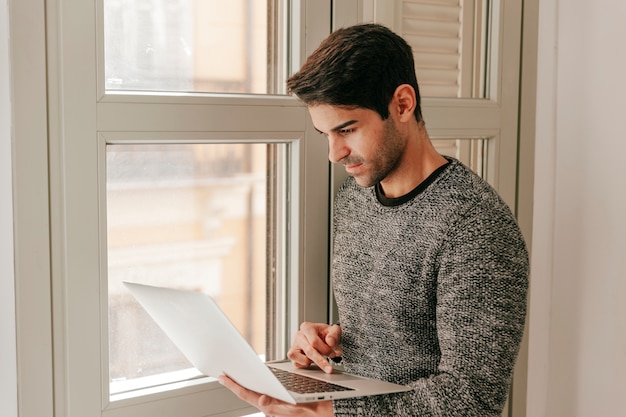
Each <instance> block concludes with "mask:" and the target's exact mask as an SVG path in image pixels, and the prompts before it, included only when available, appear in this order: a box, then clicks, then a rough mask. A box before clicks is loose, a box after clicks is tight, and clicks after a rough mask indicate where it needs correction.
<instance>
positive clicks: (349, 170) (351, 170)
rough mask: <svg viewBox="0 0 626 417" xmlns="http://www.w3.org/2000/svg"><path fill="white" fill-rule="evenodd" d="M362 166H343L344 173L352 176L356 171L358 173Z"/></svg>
mask: <svg viewBox="0 0 626 417" xmlns="http://www.w3.org/2000/svg"><path fill="white" fill-rule="evenodd" d="M362 166H363V164H360V163H359V164H350V165H344V167H345V169H346V172H347V173H348V174H353V173H355V172H356V171H358V170H359V169H360V168H361V167H362Z"/></svg>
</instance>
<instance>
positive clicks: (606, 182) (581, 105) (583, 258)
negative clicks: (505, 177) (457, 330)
mask: <svg viewBox="0 0 626 417" xmlns="http://www.w3.org/2000/svg"><path fill="white" fill-rule="evenodd" d="M539 27H540V29H539V56H538V67H539V68H538V106H537V137H536V160H535V167H536V169H535V205H534V227H533V253H532V262H533V270H532V279H533V281H532V284H531V307H530V331H529V340H530V344H529V363H530V369H529V383H528V385H529V388H528V416H532V417H535V416H537V417H540V416H547V417H578V416H580V417H590V416H626V382H624V381H625V378H626V163H625V161H624V156H625V155H626V129H625V121H626V47H625V46H624V40H625V39H626V2H624V1H623V0H596V1H593V2H592V1H588V0H561V1H559V0H545V1H544V0H542V1H541V2H540V22H539Z"/></svg>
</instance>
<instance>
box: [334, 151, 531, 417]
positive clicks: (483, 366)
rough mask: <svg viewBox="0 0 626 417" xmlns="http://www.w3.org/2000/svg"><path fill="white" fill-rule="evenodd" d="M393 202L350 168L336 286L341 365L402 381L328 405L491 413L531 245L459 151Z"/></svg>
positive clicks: (498, 397)
mask: <svg viewBox="0 0 626 417" xmlns="http://www.w3.org/2000/svg"><path fill="white" fill-rule="evenodd" d="M426 183H427V186H426V187H425V188H424V189H423V190H422V191H421V192H419V193H418V194H417V195H416V196H415V197H414V198H412V199H410V200H409V201H407V202H404V203H402V204H400V205H395V206H385V205H383V204H381V203H380V202H379V200H378V199H377V197H376V193H375V190H374V187H371V188H361V187H359V186H358V185H357V184H356V183H355V182H354V180H353V179H352V178H349V179H348V180H347V181H346V182H345V184H344V185H343V186H342V188H341V190H340V191H339V193H338V196H337V199H336V205H335V219H334V236H335V241H334V257H333V286H334V292H335V295H336V299H337V304H338V306H339V319H340V323H341V329H342V345H343V358H344V364H345V366H346V368H347V370H348V371H350V372H353V373H357V374H361V375H365V376H370V377H376V378H379V379H384V380H387V381H393V382H397V383H400V384H409V385H410V386H411V387H412V388H413V390H411V391H408V392H406V393H402V394H392V395H381V396H374V397H363V398H357V399H350V400H336V401H335V402H334V409H335V415H336V416H348V415H350V416H353V415H356V416H455V417H461V416H476V417H487V416H498V415H500V413H501V411H502V407H503V405H504V402H505V400H506V395H507V391H508V388H509V385H510V381H511V373H512V370H513V365H514V363H515V359H516V356H517V352H518V348H519V344H520V340H521V337H522V333H523V328H524V320H525V315H526V295H527V287H528V254H527V251H526V246H525V243H524V240H523V237H522V235H521V233H520V231H519V228H518V226H517V223H516V221H515V219H514V217H513V215H512V213H511V211H510V210H509V208H508V207H507V205H506V204H505V203H504V202H503V201H502V200H501V199H500V197H499V196H498V195H497V193H496V192H495V191H494V190H493V189H492V188H491V187H490V186H489V185H488V184H487V183H486V182H485V181H483V180H482V179H481V178H479V177H478V176H477V175H475V174H474V173H473V172H472V171H471V170H469V169H468V168H466V167H465V166H464V165H462V164H461V163H460V162H459V161H457V160H454V159H450V164H449V165H448V166H447V167H446V168H445V169H443V170H442V171H441V172H439V173H437V174H436V175H434V176H432V178H430V179H429V180H427V182H426Z"/></svg>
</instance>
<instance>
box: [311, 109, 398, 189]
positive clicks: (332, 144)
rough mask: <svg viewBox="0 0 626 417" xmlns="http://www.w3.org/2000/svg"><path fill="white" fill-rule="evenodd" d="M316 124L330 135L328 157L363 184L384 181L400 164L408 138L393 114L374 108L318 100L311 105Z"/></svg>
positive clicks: (327, 135)
mask: <svg viewBox="0 0 626 417" xmlns="http://www.w3.org/2000/svg"><path fill="white" fill-rule="evenodd" d="M309 113H310V114H311V119H312V120H313V125H314V126H315V128H316V129H317V131H319V132H320V133H322V134H323V135H325V136H326V137H327V138H328V159H329V160H330V161H331V162H333V163H341V164H343V165H344V167H345V168H346V172H347V173H348V175H351V176H353V177H354V179H355V180H356V182H357V184H358V185H360V186H361V187H371V186H372V185H375V184H377V183H379V182H381V181H382V180H383V179H385V177H387V176H388V175H389V173H391V172H392V171H393V170H394V169H395V168H396V167H397V165H398V162H399V161H400V158H401V156H402V153H403V152H404V148H405V145H406V139H405V138H403V137H402V136H401V134H400V132H398V130H397V129H396V125H395V123H394V121H393V120H392V118H391V117H390V118H388V119H387V120H382V119H381V117H380V115H379V114H378V113H376V112H375V111H373V110H369V109H364V108H345V107H337V106H331V105H327V104H319V105H314V106H309Z"/></svg>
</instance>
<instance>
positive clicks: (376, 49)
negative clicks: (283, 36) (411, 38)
mask: <svg viewBox="0 0 626 417" xmlns="http://www.w3.org/2000/svg"><path fill="white" fill-rule="evenodd" d="M402 84H409V85H410V86H411V87H413V89H414V90H415V95H416V101H417V103H416V104H417V105H416V107H415V118H416V119H417V121H418V122H419V121H421V119H422V111H421V106H420V94H419V87H418V85H417V77H416V76H415V64H414V61H413V51H412V50H411V46H409V44H408V43H406V41H405V40H404V39H403V38H402V37H400V36H399V35H397V34H395V33H394V32H392V31H391V30H390V29H388V28H386V27H385V26H382V25H379V24H374V23H367V24H360V25H355V26H350V27H347V28H343V29H338V30H336V31H335V32H333V33H331V34H330V35H329V36H328V37H327V38H326V39H325V40H324V41H322V43H321V44H320V46H319V47H318V48H317V49H316V50H315V51H314V52H313V53H312V54H311V55H310V56H309V57H308V59H307V60H306V62H305V63H304V65H303V66H302V68H301V69H300V71H298V72H297V73H295V74H294V75H292V76H291V77H290V78H289V79H288V80H287V89H288V90H289V92H291V93H293V94H295V95H296V96H298V98H299V99H300V100H302V101H303V102H304V103H306V104H307V105H316V104H330V105H335V106H348V107H350V106H355V107H362V108H367V109H370V110H374V111H375V112H377V113H378V114H379V115H380V116H381V117H382V119H383V120H385V119H387V118H388V117H389V103H390V102H391V99H392V97H393V94H394V92H395V91H396V89H397V88H398V86H399V85H402Z"/></svg>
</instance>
